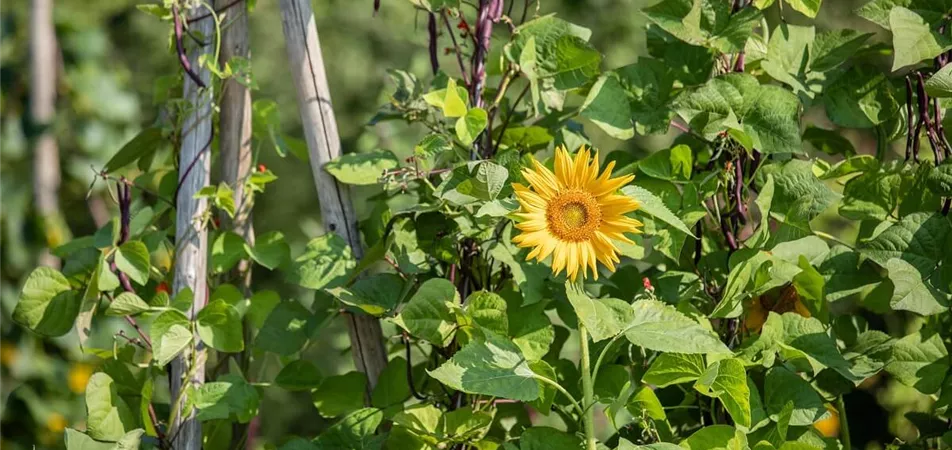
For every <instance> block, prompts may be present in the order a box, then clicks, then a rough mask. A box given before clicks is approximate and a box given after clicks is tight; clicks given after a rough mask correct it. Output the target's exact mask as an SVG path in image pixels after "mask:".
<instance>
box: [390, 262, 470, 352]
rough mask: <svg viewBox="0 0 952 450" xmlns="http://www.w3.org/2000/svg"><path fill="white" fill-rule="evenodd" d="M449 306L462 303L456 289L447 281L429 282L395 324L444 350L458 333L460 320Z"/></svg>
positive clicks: (433, 280) (410, 302)
mask: <svg viewBox="0 0 952 450" xmlns="http://www.w3.org/2000/svg"><path fill="white" fill-rule="evenodd" d="M447 303H450V304H453V305H456V304H459V292H458V291H457V290H456V286H453V283H450V282H449V280H446V279H444V278H432V279H429V280H427V281H426V282H424V283H423V284H422V285H420V288H419V289H417V291H416V293H415V294H413V297H411V298H410V301H409V302H407V304H406V306H404V307H403V309H402V310H401V311H400V314H399V315H398V316H397V317H395V318H394V323H396V324H397V325H399V326H400V327H402V328H403V329H405V330H407V332H409V333H410V334H412V335H413V336H415V337H419V338H421V339H425V340H427V341H429V342H430V343H431V344H434V345H437V346H440V347H444V346H446V345H447V344H448V343H449V340H450V338H451V337H452V336H453V332H454V331H455V330H456V317H455V315H454V314H453V312H452V310H450V308H449V306H447Z"/></svg>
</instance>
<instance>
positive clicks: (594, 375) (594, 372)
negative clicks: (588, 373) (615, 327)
mask: <svg viewBox="0 0 952 450" xmlns="http://www.w3.org/2000/svg"><path fill="white" fill-rule="evenodd" d="M624 336H625V333H624V332H621V333H619V334H618V336H615V337H613V338H612V340H610V341H608V344H605V347H604V348H602V351H601V352H600V353H599V354H598V359H596V360H595V368H594V369H592V379H593V380H597V379H598V369H601V368H602V361H603V360H604V359H605V356H607V355H608V350H610V349H611V348H612V346H613V345H615V342H617V341H618V339H619V338H622V337H624Z"/></svg>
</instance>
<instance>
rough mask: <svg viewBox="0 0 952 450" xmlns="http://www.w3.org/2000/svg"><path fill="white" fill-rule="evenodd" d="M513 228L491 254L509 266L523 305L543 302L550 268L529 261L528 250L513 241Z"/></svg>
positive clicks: (504, 234) (490, 251)
mask: <svg viewBox="0 0 952 450" xmlns="http://www.w3.org/2000/svg"><path fill="white" fill-rule="evenodd" d="M512 232H513V229H512V227H509V228H508V230H507V231H506V232H504V233H503V236H504V237H505V239H503V240H501V242H499V243H498V244H496V245H494V246H493V247H492V248H491V249H490V250H489V254H490V256H492V257H493V258H495V259H496V260H497V261H499V262H500V263H502V264H505V265H507V266H509V270H510V271H511V272H512V281H513V282H515V283H516V285H517V286H518V287H519V293H520V294H522V298H523V300H522V305H523V306H529V305H532V304H535V303H538V302H539V301H541V300H542V297H543V294H544V293H545V281H546V279H547V278H548V276H549V273H550V270H549V268H548V267H547V266H546V265H545V264H542V263H539V262H537V261H535V260H531V261H528V260H526V256H527V255H528V254H529V252H528V250H525V249H520V248H517V247H516V246H515V245H514V244H513V243H512V240H511V234H512Z"/></svg>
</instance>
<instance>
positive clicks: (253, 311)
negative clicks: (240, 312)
mask: <svg viewBox="0 0 952 450" xmlns="http://www.w3.org/2000/svg"><path fill="white" fill-rule="evenodd" d="M279 303H281V296H279V295H278V293H277V292H274V291H269V290H264V291H258V292H255V293H254V295H252V296H251V298H250V299H249V300H248V311H246V312H245V314H246V317H248V319H249V320H250V321H251V324H252V325H253V326H254V327H255V328H256V329H259V330H260V329H261V328H262V327H263V326H264V322H265V320H266V319H267V318H268V315H269V314H271V311H273V310H274V307H275V306H277V305H278V304H279Z"/></svg>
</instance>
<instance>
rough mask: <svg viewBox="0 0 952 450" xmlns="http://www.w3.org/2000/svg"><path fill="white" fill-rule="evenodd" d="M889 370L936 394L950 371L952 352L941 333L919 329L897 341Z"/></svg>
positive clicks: (915, 385)
mask: <svg viewBox="0 0 952 450" xmlns="http://www.w3.org/2000/svg"><path fill="white" fill-rule="evenodd" d="M886 371H887V372H889V373H890V374H891V375H892V376H894V377H896V379H897V380H899V382H900V383H902V384H905V385H906V386H911V387H914V388H916V389H917V390H918V391H919V392H922V393H923V394H935V393H936V392H938V391H939V388H940V387H941V386H942V380H944V379H945V377H946V374H947V373H948V371H949V352H948V350H947V349H946V347H945V343H944V342H943V341H942V337H941V336H939V334H938V333H934V332H926V331H920V332H916V333H913V334H910V335H908V336H906V337H904V338H902V339H899V340H897V341H895V343H894V344H893V347H892V356H891V357H890V358H889V362H888V363H887V364H886Z"/></svg>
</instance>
